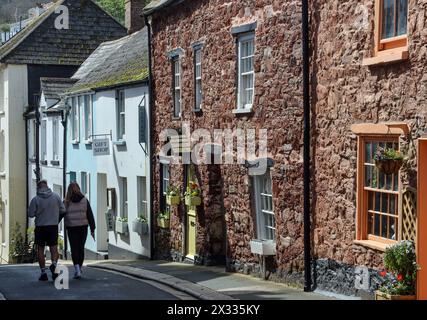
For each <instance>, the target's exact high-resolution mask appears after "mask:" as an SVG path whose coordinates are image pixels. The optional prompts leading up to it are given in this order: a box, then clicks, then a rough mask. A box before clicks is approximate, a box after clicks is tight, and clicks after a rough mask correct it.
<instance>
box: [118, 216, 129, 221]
mask: <svg viewBox="0 0 427 320" xmlns="http://www.w3.org/2000/svg"><path fill="white" fill-rule="evenodd" d="M117 221H119V222H128V218H127V217H118V218H117Z"/></svg>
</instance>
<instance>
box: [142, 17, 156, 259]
mask: <svg viewBox="0 0 427 320" xmlns="http://www.w3.org/2000/svg"><path fill="white" fill-rule="evenodd" d="M144 22H145V25H146V26H147V29H148V69H149V74H148V95H149V99H148V101H149V108H148V114H149V116H148V118H149V121H148V123H149V137H150V146H149V148H148V150H149V156H148V159H149V160H148V161H149V165H148V167H149V169H150V170H149V172H150V233H151V234H150V259H152V260H153V259H154V245H155V241H154V238H155V234H154V212H153V202H154V188H153V186H154V177H153V176H154V172H155V171H154V167H153V155H154V150H153V149H154V145H153V137H154V133H153V120H152V119H153V117H152V115H153V112H152V109H153V106H154V96H153V72H152V61H153V60H152V53H151V41H152V39H151V24H150V22H149V21H148V16H147V15H145V14H144Z"/></svg>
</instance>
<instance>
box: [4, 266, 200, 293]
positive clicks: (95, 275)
mask: <svg viewBox="0 0 427 320" xmlns="http://www.w3.org/2000/svg"><path fill="white" fill-rule="evenodd" d="M68 270H69V274H70V275H71V276H72V267H68ZM48 275H49V282H39V281H38V276H39V268H38V267H37V266H34V265H5V266H0V298H1V297H2V295H3V296H4V298H5V299H6V300H75V299H78V300H191V299H193V298H191V297H190V296H188V295H185V294H183V293H180V292H178V291H175V290H173V289H170V288H169V287H167V286H164V285H161V284H158V283H154V282H151V281H145V280H140V279H136V278H133V277H129V276H124V275H120V274H118V273H114V272H108V271H104V270H99V269H92V268H85V270H84V276H83V278H82V279H80V280H74V279H70V282H69V289H68V290H57V289H56V288H55V286H54V283H53V282H52V280H51V277H50V272H48Z"/></svg>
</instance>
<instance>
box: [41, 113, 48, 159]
mask: <svg viewBox="0 0 427 320" xmlns="http://www.w3.org/2000/svg"><path fill="white" fill-rule="evenodd" d="M40 131H41V132H40V150H41V151H40V156H41V157H40V158H41V159H40V160H41V161H47V119H42V121H41V128H40Z"/></svg>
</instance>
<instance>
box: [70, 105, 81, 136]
mask: <svg viewBox="0 0 427 320" xmlns="http://www.w3.org/2000/svg"><path fill="white" fill-rule="evenodd" d="M79 110H80V109H79V104H78V98H77V97H73V98H71V140H72V142H73V143H77V142H79V139H80V126H79Z"/></svg>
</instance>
